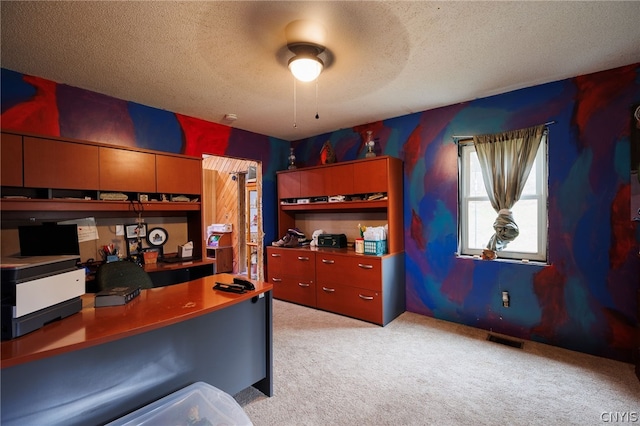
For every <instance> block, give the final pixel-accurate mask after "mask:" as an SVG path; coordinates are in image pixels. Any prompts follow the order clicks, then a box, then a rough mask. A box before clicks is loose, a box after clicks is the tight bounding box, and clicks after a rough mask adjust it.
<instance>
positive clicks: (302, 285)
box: [298, 283, 311, 287]
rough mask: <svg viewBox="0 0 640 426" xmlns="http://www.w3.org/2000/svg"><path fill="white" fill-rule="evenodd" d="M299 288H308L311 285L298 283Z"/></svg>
mask: <svg viewBox="0 0 640 426" xmlns="http://www.w3.org/2000/svg"><path fill="white" fill-rule="evenodd" d="M298 285H299V286H300V287H309V286H310V285H311V284H309V283H298Z"/></svg>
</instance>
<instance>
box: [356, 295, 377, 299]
mask: <svg viewBox="0 0 640 426" xmlns="http://www.w3.org/2000/svg"><path fill="white" fill-rule="evenodd" d="M358 296H359V297H360V299H363V300H373V296H364V295H362V294H359V295H358Z"/></svg>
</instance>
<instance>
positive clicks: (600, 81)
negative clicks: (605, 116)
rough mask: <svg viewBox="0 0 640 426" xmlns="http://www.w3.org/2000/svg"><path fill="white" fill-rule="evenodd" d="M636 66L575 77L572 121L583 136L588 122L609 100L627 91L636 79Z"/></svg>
mask: <svg viewBox="0 0 640 426" xmlns="http://www.w3.org/2000/svg"><path fill="white" fill-rule="evenodd" d="M637 68H638V64H634V65H628V66H626V67H620V68H616V69H614V70H609V71H604V72H598V73H594V74H587V75H582V76H578V77H575V82H576V86H577V87H578V94H577V98H576V102H577V106H576V113H575V115H574V121H575V122H576V124H577V125H578V128H579V130H580V134H581V135H584V132H585V129H586V127H587V124H588V122H589V120H590V119H591V118H592V116H593V115H594V114H596V113H597V112H599V111H601V110H603V109H605V108H606V106H607V104H608V103H609V102H610V100H611V99H612V98H613V97H615V96H617V95H618V94H620V93H622V92H624V91H625V90H628V88H629V87H631V86H632V84H633V82H634V81H635V79H636V78H637V71H636V70H637Z"/></svg>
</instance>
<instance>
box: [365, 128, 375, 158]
mask: <svg viewBox="0 0 640 426" xmlns="http://www.w3.org/2000/svg"><path fill="white" fill-rule="evenodd" d="M372 134H373V132H372V131H371V130H367V138H366V139H365V141H364V144H365V145H366V146H367V153H366V154H365V155H364V156H365V157H366V158H369V157H375V156H376V153H375V152H373V147H374V146H375V144H376V143H375V141H374V140H373V136H372Z"/></svg>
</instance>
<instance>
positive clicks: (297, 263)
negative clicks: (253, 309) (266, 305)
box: [267, 247, 316, 306]
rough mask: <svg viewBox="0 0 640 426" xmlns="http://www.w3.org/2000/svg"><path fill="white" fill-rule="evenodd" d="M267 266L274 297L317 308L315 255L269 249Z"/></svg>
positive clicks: (297, 251) (307, 252) (290, 250)
mask: <svg viewBox="0 0 640 426" xmlns="http://www.w3.org/2000/svg"><path fill="white" fill-rule="evenodd" d="M267 266H268V271H267V273H268V275H269V282H270V283H271V284H273V296H274V297H276V298H278V299H281V300H286V301H289V302H294V303H299V304H301V305H306V306H316V285H315V253H313V252H311V251H309V250H295V249H286V248H279V247H267Z"/></svg>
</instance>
